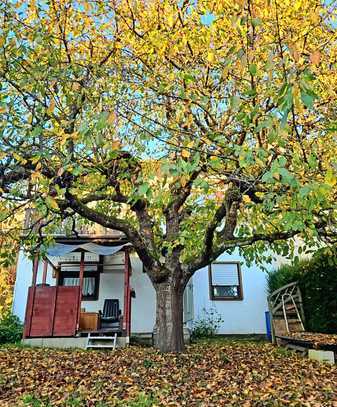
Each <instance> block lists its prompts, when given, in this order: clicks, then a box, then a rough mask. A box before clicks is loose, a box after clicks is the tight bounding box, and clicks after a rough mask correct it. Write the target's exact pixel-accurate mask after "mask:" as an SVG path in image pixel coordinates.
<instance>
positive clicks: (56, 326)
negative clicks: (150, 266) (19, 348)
mask: <svg viewBox="0 0 337 407" xmlns="http://www.w3.org/2000/svg"><path fill="white" fill-rule="evenodd" d="M130 249H131V247H130V245H129V244H123V245H118V246H116V245H115V246H111V245H110V246H109V245H107V244H106V243H105V244H104V245H103V244H100V245H99V244H95V243H90V242H89V243H80V244H60V243H57V244H56V245H55V246H53V247H52V248H51V249H49V250H48V252H47V256H46V257H45V258H44V259H43V263H42V264H41V262H39V260H38V258H36V259H35V260H34V262H33V272H32V282H31V286H30V287H29V289H28V297H27V306H26V314H25V323H24V340H23V341H24V343H27V344H30V345H36V346H48V347H98V346H95V344H96V343H101V342H103V343H104V344H105V345H107V346H102V347H115V346H116V344H117V345H118V346H124V345H127V344H128V343H129V340H130V335H131V298H132V293H133V291H132V288H131V286H130V277H131V274H132V268H131V261H130ZM39 266H40V267H39ZM38 276H39V278H38ZM88 336H90V338H93V341H92V343H91V344H92V345H94V346H90V342H89V341H91V339H90V338H88ZM88 339H89V340H88ZM100 339H102V340H100ZM109 339H111V341H110V342H108V341H107V340H109ZM95 341H96V342H95ZM103 343H102V345H103ZM108 345H109V346H108ZM110 345H113V346H110Z"/></svg>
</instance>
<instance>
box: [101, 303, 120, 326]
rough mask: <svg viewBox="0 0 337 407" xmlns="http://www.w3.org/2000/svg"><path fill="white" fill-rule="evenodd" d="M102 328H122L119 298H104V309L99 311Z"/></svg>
mask: <svg viewBox="0 0 337 407" xmlns="http://www.w3.org/2000/svg"><path fill="white" fill-rule="evenodd" d="M99 315H100V326H101V329H109V328H111V329H113V330H121V328H122V315H121V310H120V308H119V300H118V299H110V298H109V299H106V300H104V306H103V311H99Z"/></svg>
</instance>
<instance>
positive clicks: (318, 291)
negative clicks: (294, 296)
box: [268, 247, 337, 333]
mask: <svg viewBox="0 0 337 407" xmlns="http://www.w3.org/2000/svg"><path fill="white" fill-rule="evenodd" d="M294 281H298V283H299V287H300V289H301V292H302V297H303V308H304V314H305V327H306V329H307V330H308V331H313V332H322V333H336V332H337V248H336V247H335V248H324V249H321V250H319V251H317V252H316V253H315V254H314V256H313V257H312V259H311V260H305V261H300V262H298V263H297V264H293V265H284V266H281V267H280V268H279V269H278V270H274V271H272V272H271V273H269V274H268V290H269V292H270V293H271V292H273V291H275V290H277V289H278V288H280V287H282V286H284V285H286V284H288V283H291V282H294Z"/></svg>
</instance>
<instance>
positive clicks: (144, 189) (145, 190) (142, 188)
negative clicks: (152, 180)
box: [138, 182, 150, 195]
mask: <svg viewBox="0 0 337 407" xmlns="http://www.w3.org/2000/svg"><path fill="white" fill-rule="evenodd" d="M149 190H150V185H149V184H148V183H147V182H144V184H142V185H140V186H139V187H138V192H139V194H140V195H146V194H147V193H148V191H149Z"/></svg>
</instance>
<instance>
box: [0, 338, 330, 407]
mask: <svg viewBox="0 0 337 407" xmlns="http://www.w3.org/2000/svg"><path fill="white" fill-rule="evenodd" d="M132 400H140V401H132ZM0 405H1V406H33V407H36V406H96V407H104V406H120V405H122V406H135V407H136V406H141V407H146V406H188V407H191V406H210V407H211V406H229V407H230V406H244V407H249V406H315V407H316V406H317V407H319V406H332V407H337V367H336V366H331V365H328V364H324V363H319V362H315V361H311V360H308V359H306V358H303V357H301V356H299V355H296V354H294V353H291V352H289V351H286V350H284V349H282V348H275V347H274V346H272V345H271V344H264V343H262V344H261V343H252V342H230V341H223V342H221V343H213V342H207V343H198V344H196V345H192V346H189V347H188V348H187V350H186V352H185V353H184V354H181V355H175V354H160V353H159V352H157V351H156V350H154V349H152V348H141V347H129V348H125V349H117V350H116V351H110V352H109V351H85V350H52V349H33V348H18V347H9V348H3V349H0Z"/></svg>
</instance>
